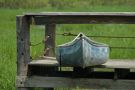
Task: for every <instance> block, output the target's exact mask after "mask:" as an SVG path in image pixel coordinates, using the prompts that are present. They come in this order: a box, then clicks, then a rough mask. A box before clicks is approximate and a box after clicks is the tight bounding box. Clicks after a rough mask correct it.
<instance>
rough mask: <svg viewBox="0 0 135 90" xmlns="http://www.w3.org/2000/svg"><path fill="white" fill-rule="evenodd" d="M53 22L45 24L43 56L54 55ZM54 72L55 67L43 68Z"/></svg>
mask: <svg viewBox="0 0 135 90" xmlns="http://www.w3.org/2000/svg"><path fill="white" fill-rule="evenodd" d="M55 29H56V24H55V23H47V24H46V25H45V38H46V42H45V53H44V55H45V56H50V57H54V56H55V32H56V30H55ZM48 70H49V72H52V73H53V72H54V71H56V70H57V67H51V68H47V67H46V68H45V71H48ZM44 90H54V89H53V88H44Z"/></svg>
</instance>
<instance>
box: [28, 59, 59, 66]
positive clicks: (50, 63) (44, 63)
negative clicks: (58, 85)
mask: <svg viewBox="0 0 135 90" xmlns="http://www.w3.org/2000/svg"><path fill="white" fill-rule="evenodd" d="M29 65H31V66H59V63H58V61H56V60H48V59H44V60H33V61H32V62H30V63H29Z"/></svg>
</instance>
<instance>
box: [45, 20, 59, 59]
mask: <svg viewBox="0 0 135 90" xmlns="http://www.w3.org/2000/svg"><path fill="white" fill-rule="evenodd" d="M55 29H56V24H55V23H47V24H46V25H45V38H47V40H46V42H45V52H46V53H45V56H52V57H53V56H55V32H56V30H55Z"/></svg>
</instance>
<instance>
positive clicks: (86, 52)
mask: <svg viewBox="0 0 135 90" xmlns="http://www.w3.org/2000/svg"><path fill="white" fill-rule="evenodd" d="M108 58H109V46H108V45H107V44H103V43H98V42H95V41H93V40H91V39H90V38H88V37H87V36H85V35H84V34H83V33H79V34H78V35H77V36H76V37H75V39H74V40H72V41H71V42H68V43H65V44H62V45H58V46H57V47H56V59H57V60H58V62H59V64H60V66H67V67H82V68H85V67H89V66H95V65H101V64H104V63H105V62H106V61H107V60H108Z"/></svg>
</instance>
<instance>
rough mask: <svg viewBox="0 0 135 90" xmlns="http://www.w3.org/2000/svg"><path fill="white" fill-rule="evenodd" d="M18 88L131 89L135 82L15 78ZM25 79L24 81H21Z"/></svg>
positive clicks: (63, 78)
mask: <svg viewBox="0 0 135 90" xmlns="http://www.w3.org/2000/svg"><path fill="white" fill-rule="evenodd" d="M17 78H18V79H17V85H18V87H55V88H62V87H64V88H76V87H79V88H91V89H133V88H135V85H134V84H135V80H112V79H90V78H70V77H68V78H65V77H39V76H32V77H27V78H26V77H17ZM22 78H25V79H22Z"/></svg>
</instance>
